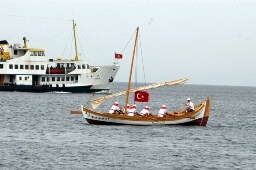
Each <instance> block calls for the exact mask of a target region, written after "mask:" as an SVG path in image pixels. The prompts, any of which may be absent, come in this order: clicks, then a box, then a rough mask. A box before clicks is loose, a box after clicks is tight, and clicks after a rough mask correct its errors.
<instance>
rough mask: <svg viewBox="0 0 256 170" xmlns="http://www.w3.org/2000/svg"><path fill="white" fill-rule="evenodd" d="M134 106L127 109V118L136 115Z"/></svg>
mask: <svg viewBox="0 0 256 170" xmlns="http://www.w3.org/2000/svg"><path fill="white" fill-rule="evenodd" d="M136 108H137V107H136V105H135V104H134V105H132V106H131V107H130V108H129V112H128V116H134V115H136V114H137V111H136Z"/></svg>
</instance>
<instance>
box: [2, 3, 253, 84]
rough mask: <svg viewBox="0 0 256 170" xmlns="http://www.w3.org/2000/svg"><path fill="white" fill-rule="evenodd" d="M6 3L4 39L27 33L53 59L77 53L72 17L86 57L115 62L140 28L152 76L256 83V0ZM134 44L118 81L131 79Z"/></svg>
mask: <svg viewBox="0 0 256 170" xmlns="http://www.w3.org/2000/svg"><path fill="white" fill-rule="evenodd" d="M0 2H1V6H0V39H1V40H4V39H6V40H7V41H8V42H9V43H10V44H13V43H20V44H23V42H22V37H27V39H28V40H29V43H28V46H29V47H37V48H43V49H45V51H46V55H47V56H49V58H57V57H63V58H70V57H71V56H74V52H73V51H74V50H72V52H70V51H71V48H72V47H71V45H68V44H69V42H71V39H72V37H71V36H70V35H71V31H72V22H71V20H72V19H75V22H76V24H77V34H78V41H79V42H78V44H79V53H80V59H86V60H87V61H88V62H89V63H90V64H91V65H103V64H111V63H113V62H114V61H115V60H114V52H117V53H118V52H120V53H121V52H122V50H123V49H124V48H125V46H126V44H127V43H128V42H129V40H130V38H131V36H132V35H133V33H134V32H135V29H136V27H137V26H139V27H140V41H139V47H141V48H139V51H138V54H140V55H141V54H142V56H143V64H142V63H141V59H139V60H140V64H139V65H137V67H138V68H143V66H144V70H145V77H146V82H162V81H167V80H173V79H178V78H183V77H187V78H189V79H190V80H189V81H188V84H202V85H232V86H256V19H255V17H256V1H247V0H241V1H236V0H230V1H224V0H222V1H221V0H218V1H217V0H216V1H213V0H212V1H210V0H204V1H203V0H198V1H196V0H166V1H165V0H155V1H153V0H150V1H149V0H148V1H146V0H141V1H136V0H133V1H124V0H116V1H113V0H100V1H99V0H90V1H87V0H73V1H72V0H58V1H56V0H0ZM69 37H71V38H70V40H69ZM133 43H134V38H133V39H132V40H131V42H130V43H129V44H128V46H127V48H125V50H124V52H123V57H124V58H123V59H122V60H118V61H119V63H120V66H121V67H120V70H119V72H118V74H117V76H116V79H115V81H116V82H125V81H127V80H128V72H129V67H130V66H129V65H130V59H131V56H132V46H133ZM80 44H81V45H80ZM80 46H81V47H80ZM72 58H73V57H72ZM138 63H139V62H138ZM138 70H139V69H138ZM137 76H138V81H140V78H143V75H142V76H140V75H139V73H138V75H137ZM141 81H142V82H144V79H142V80H141Z"/></svg>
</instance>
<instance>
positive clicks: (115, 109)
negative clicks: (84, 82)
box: [108, 102, 121, 114]
mask: <svg viewBox="0 0 256 170" xmlns="http://www.w3.org/2000/svg"><path fill="white" fill-rule="evenodd" d="M118 105H119V103H118V102H115V103H114V104H113V105H112V106H111V108H110V110H109V112H108V113H110V114H116V113H120V112H121V110H120V108H119V106H118Z"/></svg>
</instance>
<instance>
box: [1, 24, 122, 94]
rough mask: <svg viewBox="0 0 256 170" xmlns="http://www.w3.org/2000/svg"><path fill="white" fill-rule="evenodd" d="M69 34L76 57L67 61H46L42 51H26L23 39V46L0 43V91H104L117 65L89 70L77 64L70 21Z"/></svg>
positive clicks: (114, 74)
mask: <svg viewBox="0 0 256 170" xmlns="http://www.w3.org/2000/svg"><path fill="white" fill-rule="evenodd" d="M73 30H74V40H75V41H74V42H75V49H76V56H75V58H74V59H71V60H62V59H61V58H57V59H49V58H47V57H46V56H45V51H44V49H38V48H28V47H27V40H26V37H23V41H24V46H21V45H20V44H14V45H9V43H8V42H7V41H6V40H2V41H0V91H20V92H72V93H82V92H98V91H102V90H104V91H108V90H109V89H110V87H111V84H112V82H113V80H114V78H115V76H116V74H117V71H118V70H119V67H120V66H119V65H118V64H117V63H113V64H112V65H105V66H90V65H89V64H88V63H87V62H86V61H82V60H79V59H78V52H77V46H76V31H75V24H74V21H73Z"/></svg>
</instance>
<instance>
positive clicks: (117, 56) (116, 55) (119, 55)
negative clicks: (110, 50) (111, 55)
mask: <svg viewBox="0 0 256 170" xmlns="http://www.w3.org/2000/svg"><path fill="white" fill-rule="evenodd" d="M122 58H123V55H122V54H117V53H115V59H122Z"/></svg>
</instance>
